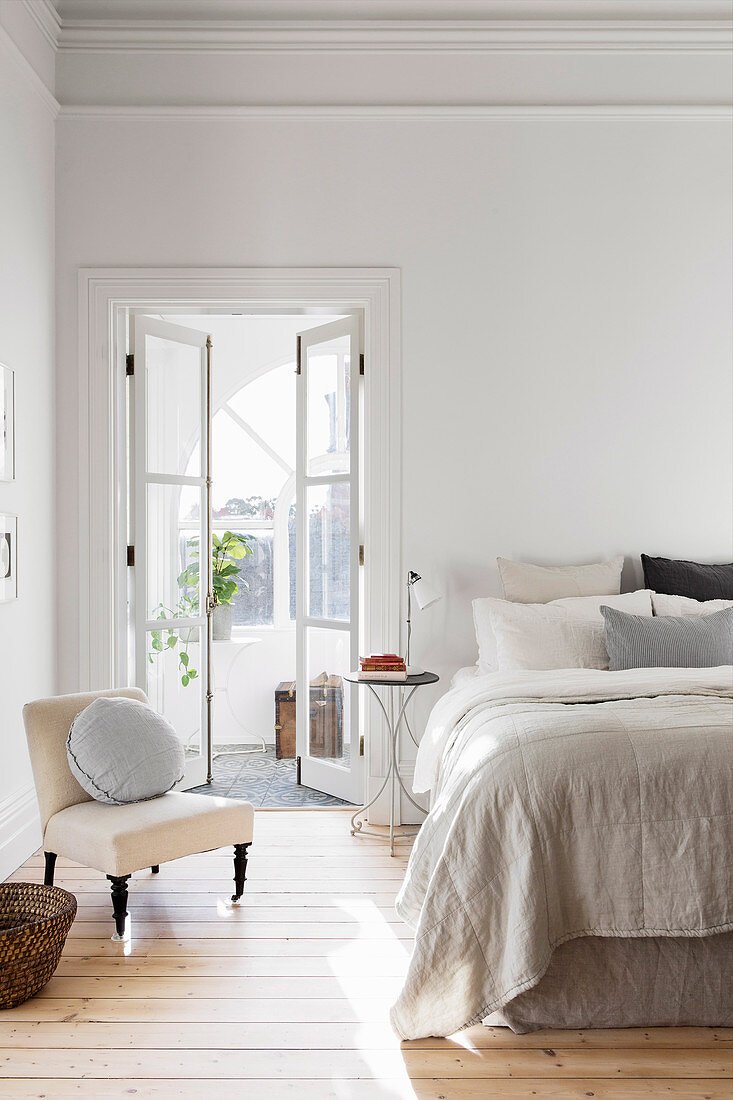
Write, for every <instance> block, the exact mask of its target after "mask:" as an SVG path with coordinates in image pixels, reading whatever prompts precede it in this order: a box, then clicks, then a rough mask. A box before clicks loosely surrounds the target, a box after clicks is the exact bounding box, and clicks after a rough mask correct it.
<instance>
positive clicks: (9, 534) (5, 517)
mask: <svg viewBox="0 0 733 1100" xmlns="http://www.w3.org/2000/svg"><path fill="white" fill-rule="evenodd" d="M17 598H18V517H17V516H16V515H13V514H11V513H10V512H0V603H6V602H7V601H8V600H17Z"/></svg>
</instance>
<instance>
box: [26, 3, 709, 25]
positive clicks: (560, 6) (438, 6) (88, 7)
mask: <svg viewBox="0 0 733 1100" xmlns="http://www.w3.org/2000/svg"><path fill="white" fill-rule="evenodd" d="M42 2H44V0H42ZM47 2H48V3H49V6H53V7H54V8H55V10H56V12H57V13H58V16H59V18H60V21H61V25H62V26H67V25H69V24H71V23H76V22H85V23H90V22H93V23H109V22H120V21H125V22H164V23H179V22H191V21H195V22H197V23H216V22H222V21H234V22H255V21H256V22H262V21H266V22H273V21H275V22H277V21H288V22H301V21H302V22H311V21H324V20H329V21H331V20H336V21H339V22H343V21H364V22H370V23H374V22H384V21H404V22H416V21H420V22H424V21H431V20H440V21H446V22H456V21H463V20H480V21H485V20H488V21H492V22H496V21H501V20H511V21H515V20H516V21H524V20H541V21H544V20H553V21H554V20H558V19H559V20H582V21H587V20H609V21H617V20H626V19H633V20H644V21H652V22H656V21H661V20H670V19H672V20H674V19H680V20H687V19H694V20H696V21H699V20H728V19H729V18H730V5H729V3H728V0H55V3H54V2H53V0H47Z"/></svg>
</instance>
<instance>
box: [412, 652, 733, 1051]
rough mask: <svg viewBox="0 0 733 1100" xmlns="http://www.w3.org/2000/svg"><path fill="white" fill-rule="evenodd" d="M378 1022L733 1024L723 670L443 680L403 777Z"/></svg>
mask: <svg viewBox="0 0 733 1100" xmlns="http://www.w3.org/2000/svg"><path fill="white" fill-rule="evenodd" d="M415 789H416V790H417V791H428V790H429V791H430V792H431V810H430V814H429V816H428V818H427V820H426V821H425V823H424V825H423V827H422V829H421V831H420V834H419V835H418V837H417V840H416V843H415V845H414V848H413V851H412V854H411V857H410V861H409V866H408V870H407V875H406V878H405V881H404V884H403V886H402V889H401V891H400V894H399V897H398V899H397V911H398V913H399V915H400V916H401V917H402V918H403V919H404V920H405V921H406V922H407V923H408V924H410V925H411V926H413V927H414V929H415V950H414V953H413V957H412V960H411V962H410V966H409V970H408V974H407V978H406V981H405V985H404V987H403V989H402V992H401V994H400V996H399V998H398V1000H397V1002H396V1004H395V1005H394V1007H393V1009H392V1023H393V1026H394V1028H395V1030H396V1031H397V1032H398V1034H399V1035H400V1036H401V1037H403V1038H405V1039H414V1038H420V1037H423V1036H427V1035H450V1034H453V1033H454V1032H456V1031H458V1030H460V1029H462V1028H465V1027H468V1026H470V1025H472V1024H475V1023H478V1022H482V1021H486V1022H488V1023H493V1024H496V1023H503V1024H508V1025H509V1026H510V1027H512V1028H514V1030H516V1031H525V1030H529V1029H533V1028H540V1027H548V1026H551V1027H621V1026H654V1025H662V1024H701V1025H703V1024H705V1025H717V1026H723V1025H726V1024H727V1025H731V1024H733V858H732V857H731V853H732V852H733V669H731V667H730V666H728V665H726V666H721V667H714V668H673V669H670V668H639V669H628V670H623V671H618V672H608V671H601V670H597V669H594V668H567V669H552V670H545V671H531V670H521V671H512V672H490V673H481V672H479V671H478V670H473V671H472V672H471V673H468V672H466V673H463V674H462V675H460V676H458V677H456V678H455V680H454V682H453V685H452V687H451V690H450V691H449V692H448V693H447V694H446V695H445V696H444V697H443V699H442V700H440V702H439V703H438V705H437V706H436V707H435V709H434V711H433V713H432V715H431V719H430V721H429V724H428V728H427V730H426V733H425V736H424V737H423V739H422V741H421V745H420V749H419V753H418V758H417V762H416V769H415Z"/></svg>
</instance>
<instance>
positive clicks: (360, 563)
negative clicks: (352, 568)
mask: <svg viewBox="0 0 733 1100" xmlns="http://www.w3.org/2000/svg"><path fill="white" fill-rule="evenodd" d="M363 564H364V543H363V542H362V543H361V544H360V546H359V565H363Z"/></svg>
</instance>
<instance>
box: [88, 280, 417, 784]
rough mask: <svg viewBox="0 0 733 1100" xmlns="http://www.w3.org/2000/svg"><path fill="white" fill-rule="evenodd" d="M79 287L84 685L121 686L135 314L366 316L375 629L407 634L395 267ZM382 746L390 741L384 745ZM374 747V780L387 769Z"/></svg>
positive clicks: (368, 636) (368, 532) (369, 628)
mask: <svg viewBox="0 0 733 1100" xmlns="http://www.w3.org/2000/svg"><path fill="white" fill-rule="evenodd" d="M78 292H79V356H78V371H79V377H78V382H79V391H78V392H79V442H78V447H79V450H78V468H79V577H80V594H79V615H78V621H77V627H76V629H77V631H78V641H79V668H78V677H77V679H78V683H77V685H76V688H77V690H80V691H81V690H88V689H96V688H103V687H115V686H121V684H122V683H123V681H124V678H125V661H124V660H123V656H124V655H123V654H122V653H121V652H120V650H121V649H122V647H121V645H119V644H116V640H119V639H122V638H124V628H125V618H126V607H125V601H126V591H127V583H126V579H127V574H126V561H125V546H126V542H127V537H126V511H125V502H124V500H121V499H120V498H121V496H122V494H121V493H120V491H119V486H120V485H121V484H122V480H121V476H120V474H121V470H120V465H121V463H122V462H124V454H123V453H121V452H120V450H119V440H120V439H121V438H124V431H123V426H124V415H125V354H126V351H127V348H126V344H125V331H126V324H125V321H126V317H127V312H128V311H129V310H131V309H134V310H138V311H140V310H151V311H154V312H156V313H158V312H163V313H166V312H167V313H171V312H186V311H187V312H188V313H194V312H200V311H201V310H202V309H207V310H211V311H222V312H223V311H226V310H228V309H235V310H237V311H239V310H242V309H243V308H288V307H292V308H302V307H303V306H308V307H310V308H313V309H315V310H321V311H323V312H324V313H330V314H333V313H334V312H336V311H339V310H342V309H343V310H354V309H360V310H363V314H364V333H365V336H364V339H365V345H364V346H365V363H366V373H365V379H364V382H365V386H364V429H365V430H364V493H363V517H364V531H365V536H364V545H365V566H364V577H363V582H364V633H363V644H364V645H365V646H366V647H369V648H374V647H379V648H384V647H388V648H390V649H397V648H398V647H399V644H400V642H399V633H400V592H401V587H400V578H401V575H402V569H401V559H400V516H401V501H400V492H401V480H402V479H401V439H400V436H401V415H400V411H401V395H400V339H399V309H400V279H399V270H398V269H396V268H81V269H80V270H79V275H78ZM373 740H374V741H375V742H376V741H381V740H382V739H381V738H375V739H373ZM381 756H382V750H381V746H380V745H379V744H376V743H375V744H374V751H373V752H370V753H369V759H367V773H368V774H369V775H370V776H378V775H379V774H380V773H381V772H382V769H383V767H384V764H385V762H384V761H383V760H382V759H381Z"/></svg>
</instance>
